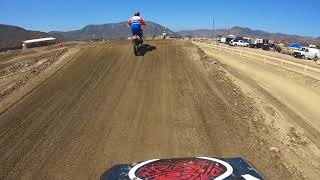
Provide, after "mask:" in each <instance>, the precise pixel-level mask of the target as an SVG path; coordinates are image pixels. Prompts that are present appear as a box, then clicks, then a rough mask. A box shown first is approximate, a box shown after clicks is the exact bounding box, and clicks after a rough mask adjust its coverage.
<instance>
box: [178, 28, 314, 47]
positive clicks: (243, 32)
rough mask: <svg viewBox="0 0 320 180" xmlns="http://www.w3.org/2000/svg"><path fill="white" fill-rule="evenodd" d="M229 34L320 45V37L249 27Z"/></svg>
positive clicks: (202, 32) (205, 33)
mask: <svg viewBox="0 0 320 180" xmlns="http://www.w3.org/2000/svg"><path fill="white" fill-rule="evenodd" d="M178 33H179V34H180V35H182V36H194V37H212V34H213V31H212V30H209V29H199V30H193V31H179V32H178ZM228 34H233V35H236V36H241V37H251V38H262V39H273V40H276V41H280V42H287V43H302V44H320V37H318V38H315V37H302V36H298V35H287V34H282V33H270V32H266V31H261V30H252V29H250V28H247V27H239V26H235V27H233V28H231V29H230V30H229V33H228ZM215 35H222V36H225V35H226V33H225V30H224V29H216V30H215Z"/></svg>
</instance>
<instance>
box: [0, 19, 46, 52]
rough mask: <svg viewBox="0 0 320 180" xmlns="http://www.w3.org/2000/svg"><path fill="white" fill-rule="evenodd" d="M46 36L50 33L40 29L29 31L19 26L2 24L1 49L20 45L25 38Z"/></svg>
mask: <svg viewBox="0 0 320 180" xmlns="http://www.w3.org/2000/svg"><path fill="white" fill-rule="evenodd" d="M45 37H49V34H48V33H44V32H39V31H29V30H26V29H23V28H20V27H17V26H11V25H4V24H0V51H1V50H5V49H11V48H17V47H20V46H21V41H24V40H28V39H35V38H45Z"/></svg>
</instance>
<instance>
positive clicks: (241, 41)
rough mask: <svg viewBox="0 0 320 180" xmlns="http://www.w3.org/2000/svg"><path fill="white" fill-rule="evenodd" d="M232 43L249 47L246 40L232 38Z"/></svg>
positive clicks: (232, 44)
mask: <svg viewBox="0 0 320 180" xmlns="http://www.w3.org/2000/svg"><path fill="white" fill-rule="evenodd" d="M230 45H231V46H243V47H248V46H249V43H247V42H245V41H244V40H232V41H230Z"/></svg>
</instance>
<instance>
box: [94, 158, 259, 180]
mask: <svg viewBox="0 0 320 180" xmlns="http://www.w3.org/2000/svg"><path fill="white" fill-rule="evenodd" d="M118 179H122V180H146V179H148V180H170V179H174V180H179V179H183V180H187V179H193V180H198V179H199V180H200V179H201V180H212V179H216V180H263V177H262V175H261V174H260V173H259V172H258V171H257V170H255V169H254V168H253V167H251V166H250V165H249V164H248V163H247V162H246V161H244V160H243V159H241V158H219V159H218V158H212V157H195V158H180V159H152V160H148V161H144V162H140V163H131V164H119V165H115V166H113V167H112V168H111V169H109V170H107V171H106V172H105V173H104V174H103V175H102V176H101V177H100V180H118Z"/></svg>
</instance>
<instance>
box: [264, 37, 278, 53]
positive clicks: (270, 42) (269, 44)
mask: <svg viewBox="0 0 320 180" xmlns="http://www.w3.org/2000/svg"><path fill="white" fill-rule="evenodd" d="M271 48H272V49H275V48H276V45H275V43H274V41H273V40H269V39H263V45H262V49H263V50H266V51H269V50H270V49H271Z"/></svg>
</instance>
